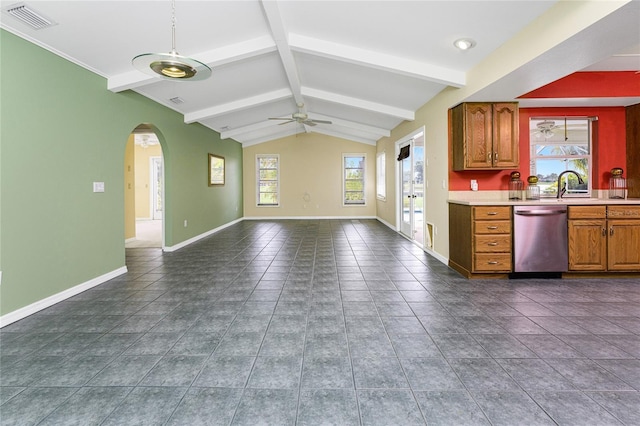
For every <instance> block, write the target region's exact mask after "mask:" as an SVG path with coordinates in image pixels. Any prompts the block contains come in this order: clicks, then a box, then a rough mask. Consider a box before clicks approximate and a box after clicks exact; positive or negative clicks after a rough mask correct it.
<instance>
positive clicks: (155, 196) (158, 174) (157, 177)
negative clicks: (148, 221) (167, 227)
mask: <svg viewBox="0 0 640 426" xmlns="http://www.w3.org/2000/svg"><path fill="white" fill-rule="evenodd" d="M150 160H151V179H150V180H151V200H150V201H151V218H152V219H154V220H160V219H162V204H163V199H162V179H163V178H162V157H151V158H150Z"/></svg>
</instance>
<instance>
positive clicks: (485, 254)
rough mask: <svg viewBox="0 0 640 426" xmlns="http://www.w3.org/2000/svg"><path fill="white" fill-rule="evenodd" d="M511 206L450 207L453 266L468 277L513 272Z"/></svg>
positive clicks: (450, 258)
mask: <svg viewBox="0 0 640 426" xmlns="http://www.w3.org/2000/svg"><path fill="white" fill-rule="evenodd" d="M511 236H512V219H511V207H509V206H468V205H461V204H454V203H452V204H449V266H451V267H452V268H453V269H455V270H457V271H458V272H460V273H461V274H463V275H464V276H466V277H471V276H472V275H473V274H487V273H495V274H505V273H509V272H511V271H512V257H511V247H512V238H511Z"/></svg>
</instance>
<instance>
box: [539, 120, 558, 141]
mask: <svg viewBox="0 0 640 426" xmlns="http://www.w3.org/2000/svg"><path fill="white" fill-rule="evenodd" d="M536 127H537V128H538V130H537V131H536V132H535V133H534V134H535V135H536V137H538V138H540V137H544V138H545V139H550V138H552V137H553V135H554V129H557V128H558V126H556V122H555V121H553V120H544V121H541V122H539V123H538V124H537V125H536Z"/></svg>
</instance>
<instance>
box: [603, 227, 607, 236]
mask: <svg viewBox="0 0 640 426" xmlns="http://www.w3.org/2000/svg"><path fill="white" fill-rule="evenodd" d="M602 236H603V237H606V236H607V228H602Z"/></svg>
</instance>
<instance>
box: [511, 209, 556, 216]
mask: <svg viewBox="0 0 640 426" xmlns="http://www.w3.org/2000/svg"><path fill="white" fill-rule="evenodd" d="M566 213H567V210H518V211H515V212H513V214H517V215H520V216H554V215H559V214H566Z"/></svg>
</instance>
